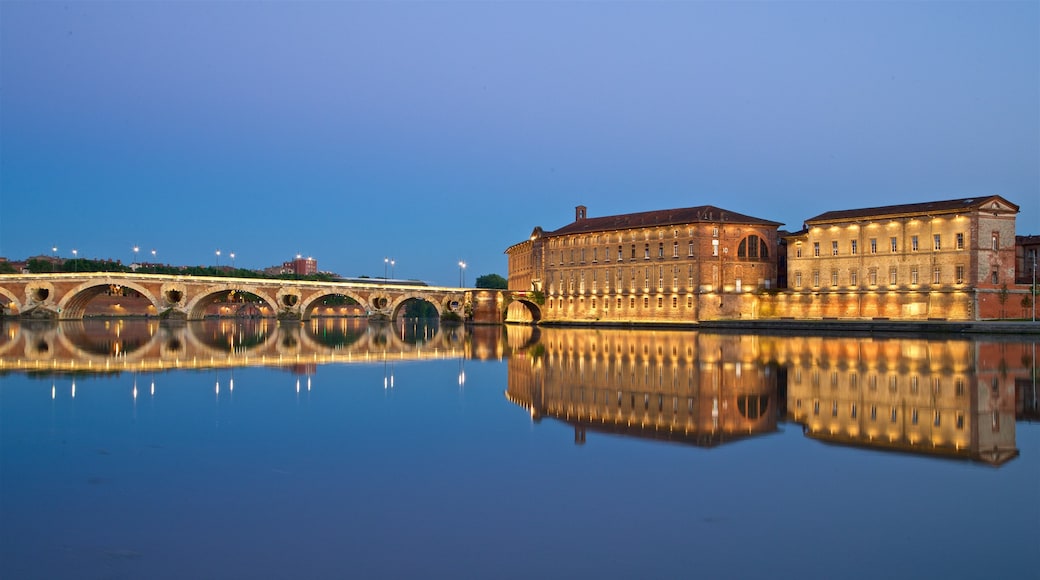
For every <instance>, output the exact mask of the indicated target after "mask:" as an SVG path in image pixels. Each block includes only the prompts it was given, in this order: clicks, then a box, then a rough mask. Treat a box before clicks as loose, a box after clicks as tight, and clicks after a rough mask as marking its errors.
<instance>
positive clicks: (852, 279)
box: [849, 270, 859, 286]
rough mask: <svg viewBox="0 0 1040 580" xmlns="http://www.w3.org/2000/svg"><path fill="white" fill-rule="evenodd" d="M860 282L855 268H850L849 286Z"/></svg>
mask: <svg viewBox="0 0 1040 580" xmlns="http://www.w3.org/2000/svg"><path fill="white" fill-rule="evenodd" d="M856 284H859V276H857V275H856V271H855V270H849V286H855V285H856Z"/></svg>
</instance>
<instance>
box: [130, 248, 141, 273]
mask: <svg viewBox="0 0 1040 580" xmlns="http://www.w3.org/2000/svg"><path fill="white" fill-rule="evenodd" d="M140 251H141V247H140V246H134V261H133V262H130V269H131V270H136V268H134V267H133V265H134V264H136V263H137V252H140Z"/></svg>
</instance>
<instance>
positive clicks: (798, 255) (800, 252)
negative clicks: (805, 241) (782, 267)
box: [794, 244, 802, 258]
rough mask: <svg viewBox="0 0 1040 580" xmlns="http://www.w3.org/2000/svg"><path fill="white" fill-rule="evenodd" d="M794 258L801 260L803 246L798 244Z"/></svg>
mask: <svg viewBox="0 0 1040 580" xmlns="http://www.w3.org/2000/svg"><path fill="white" fill-rule="evenodd" d="M794 257H796V258H801V257H802V244H797V245H796V246H795V247H794Z"/></svg>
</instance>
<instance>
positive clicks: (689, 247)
mask: <svg viewBox="0 0 1040 580" xmlns="http://www.w3.org/2000/svg"><path fill="white" fill-rule="evenodd" d="M686 255H687V256H692V255H693V242H690V243H689V244H687V245H686Z"/></svg>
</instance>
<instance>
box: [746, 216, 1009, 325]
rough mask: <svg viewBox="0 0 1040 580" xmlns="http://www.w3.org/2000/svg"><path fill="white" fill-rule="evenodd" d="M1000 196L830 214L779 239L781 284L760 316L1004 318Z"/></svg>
mask: <svg viewBox="0 0 1040 580" xmlns="http://www.w3.org/2000/svg"><path fill="white" fill-rule="evenodd" d="M1017 213H1018V206H1016V205H1015V204H1013V203H1011V202H1009V201H1007V200H1005V199H1003V198H1001V197H999V196H990V197H982V198H970V199H954V200H948V201H937V202H928V203H914V204H905V205H895V206H887V207H877V208H867V209H852V210H841V211H831V212H827V213H824V214H821V215H818V216H816V217H814V218H812V219H809V220H807V221H806V222H805V229H803V230H802V231H800V232H797V233H795V234H792V235H790V236H787V237H786V241H787V283H788V286H789V288H790V290H791V292H789V293H787V294H786V295H784V296H779V297H778V300H777V302H776V303H775V304H774V305H773V306H774V308H773V309H772V310H771V311H764V312H763V313H762V314H763V316H764V317H771V316H776V317H782V316H790V317H797V318H861V319H862V318H865V319H870V318H891V319H911V320H912V319H928V318H940V319H955V320H977V319H984V318H1000V317H1004V316H1006V315H1008V313H1007V312H1004V311H1003V310H1004V309H1006V307H1008V306H1009V304H1008V302H1009V300H1008V296H1007V291H1006V290H1005V291H1004V292H1003V296H1001V293H1002V292H1001V290H1002V289H1006V288H1007V287H1009V286H1013V285H1014V284H1015V214H1017Z"/></svg>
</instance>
